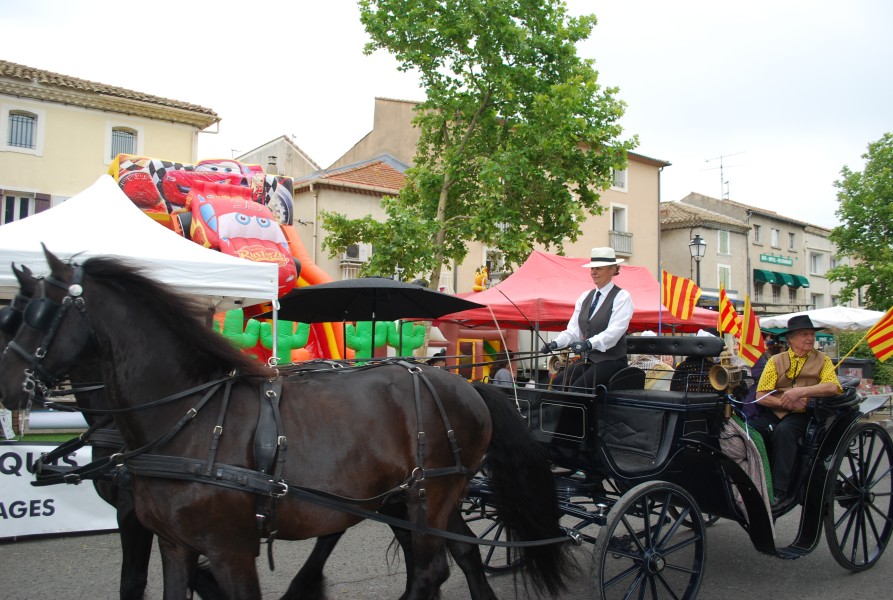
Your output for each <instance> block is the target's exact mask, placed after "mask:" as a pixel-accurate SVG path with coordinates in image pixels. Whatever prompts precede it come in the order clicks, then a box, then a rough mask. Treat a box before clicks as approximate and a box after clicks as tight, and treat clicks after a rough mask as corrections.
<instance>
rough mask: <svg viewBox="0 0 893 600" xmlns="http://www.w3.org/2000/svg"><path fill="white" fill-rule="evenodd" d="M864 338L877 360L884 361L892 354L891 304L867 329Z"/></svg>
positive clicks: (892, 327)
mask: <svg viewBox="0 0 893 600" xmlns="http://www.w3.org/2000/svg"><path fill="white" fill-rule="evenodd" d="M865 340H866V341H867V342H868V345H869V346H870V347H871V351H872V352H874V355H875V356H877V359H878V360H879V361H881V362H884V361H885V360H887V359H888V358H890V357H891V356H893V306H891V307H890V309H889V310H888V311H887V312H886V313H884V316H883V317H881V320H880V321H878V322H877V323H875V324H874V327H872V328H871V329H870V330H869V331H868V334H867V335H866V336H865Z"/></svg>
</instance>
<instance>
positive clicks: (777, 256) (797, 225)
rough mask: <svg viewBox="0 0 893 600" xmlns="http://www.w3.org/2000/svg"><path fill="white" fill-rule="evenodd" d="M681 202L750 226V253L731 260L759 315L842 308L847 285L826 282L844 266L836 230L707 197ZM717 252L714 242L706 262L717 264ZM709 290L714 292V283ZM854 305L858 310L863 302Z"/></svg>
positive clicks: (686, 199) (743, 253)
mask: <svg viewBox="0 0 893 600" xmlns="http://www.w3.org/2000/svg"><path fill="white" fill-rule="evenodd" d="M680 202H681V203H682V204H686V205H689V206H694V207H698V208H701V209H704V210H709V211H711V212H714V213H719V214H722V215H725V216H727V217H730V218H732V219H735V220H737V221H739V222H741V223H743V224H745V225H746V227H747V242H746V246H745V248H746V251H745V252H742V253H740V254H737V255H736V254H733V255H732V256H731V257H730V259H731V260H732V262H733V263H734V266H733V268H734V269H737V270H739V271H743V272H744V273H746V274H747V281H746V287H744V288H742V292H741V293H740V297H741V298H742V299H743V298H744V292H746V293H749V294H750V297H751V302H752V304H753V307H754V311H755V312H756V313H757V314H759V315H771V314H784V313H790V312H797V311H803V310H809V309H811V308H824V307H827V306H833V305H836V304H838V303H839V291H840V288H841V287H842V284H840V283H832V282H830V281H829V280H828V279H827V277H826V273H827V271H828V269H830V268H831V267H832V266H835V265H836V264H837V261H838V258H837V255H836V249H835V247H834V244H833V243H832V242H831V240H830V239H829V236H830V234H831V232H830V230H828V229H824V228H822V227H817V226H815V225H810V224H809V223H806V222H804V221H800V220H798V219H792V218H790V217H785V216H782V215H780V214H778V213H776V212H774V211H771V210H765V209H762V208H757V207H755V206H749V205H747V204H742V203H740V202H734V201H731V200H720V199H717V198H711V197H709V196H704V195H702V194H695V193H692V194H689V195H688V196H686V197H685V198H683V199H682V200H681V201H680ZM714 251H715V249H714V248H711V247H710V244H709V240H708V246H707V255H706V256H705V260H711V259H712V256H713V252H714ZM706 284H707V285H708V286H709V285H710V284H711V280H707V281H706ZM851 305H853V306H857V305H858V302H857V301H854V302H852V303H851Z"/></svg>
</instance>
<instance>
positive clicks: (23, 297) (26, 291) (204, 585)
mask: <svg viewBox="0 0 893 600" xmlns="http://www.w3.org/2000/svg"><path fill="white" fill-rule="evenodd" d="M12 270H13V273H14V274H15V276H16V279H18V281H19V286H20V289H19V294H18V295H17V296H16V298H15V299H14V301H13V302H12V303H11V304H10V305H9V306H7V307H5V308H3V309H2V313H0V345H2V346H6V343H7V341H8V340H9V339H11V338H12V336H13V335H15V333H16V331H18V328H19V325H20V324H21V322H22V314H23V312H24V307H25V305H26V304H27V302H28V301H29V300H30V299H31V298H32V297H33V296H34V294H35V293H36V292H37V290H38V287H39V285H40V284H41V282H40V279H38V278H37V277H35V276H34V274H33V273H32V272H31V270H30V269H28V268H27V267H22V268H17V267H16V266H15V265H13V266H12ZM68 379H69V381H70V383H71V384H72V386H73V387H74V395H75V399H76V401H77V405H78V407H79V408H81V409H82V414H83V415H84V418H85V419H86V421H87V424H88V425H91V426H92V425H94V424H96V423H97V416H96V415H97V413H95V412H93V411H94V410H101V407H103V406H106V405H107V402H105V401H104V400H103V399H102V397H101V394H103V393H104V391H103V389H102V385H101V384H100V381H101V379H102V371H101V370H100V368H99V363H98V362H96V361H95V360H91V361H85V362H82V363H78V364H75V365H73V366H72V369H71V373H70V374H69V377H68ZM120 437H121V436H120V434H119V433H118V432H117V430H116V429H114V426H113V425H112V426H111V427H109V428H107V429H99V430H97V435H95V436H94V437H92V438H91V439H89V440H88V443H89V444H90V446H92V455H93V459H94V460H103V459H107V458H109V457H111V456H112V455H114V454H115V453H119V452H121V451H122V446H123V440H120ZM119 440H120V441H119ZM107 475H108V476H100V477H96V478H94V479H93V486H94V488H95V489H96V493H97V494H98V495H99V497H100V498H102V499H103V500H105V501H106V502H107V503H109V504H110V505H112V506H114V507H115V517H116V519H117V522H118V535H119V537H120V539H121V582H120V586H119V588H120V589H119V592H120V598H121V600H142V598H143V597H144V595H145V591H146V584H147V582H148V575H149V560H150V558H151V555H152V542H153V540H154V538H155V536H154V534H153V533H152V532H151V531H150V530H149V529H147V528H146V527H145V526H143V524H142V523H140V521H139V519H138V518H137V516H136V510H135V508H134V502H133V493H132V491H131V489H130V486H129V485H127V484H126V483H124V482H122V481H120V480H119V479H118V478H113V477H111V473H108V474H107ZM194 589H195V591H196V592H197V593H198V594H199V596H200V597H201V598H203V599H204V600H217V599H218V598H219V599H222V598H223V597H224V596H223V594H222V592H221V591H220V589H219V588H218V587H217V582H216V581H214V576H213V575H212V574H211V572H210V570H209V569H208V568H200V569H199V570H198V571H197V574H196V581H195V584H194Z"/></svg>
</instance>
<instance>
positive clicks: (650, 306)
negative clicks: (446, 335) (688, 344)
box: [440, 251, 718, 333]
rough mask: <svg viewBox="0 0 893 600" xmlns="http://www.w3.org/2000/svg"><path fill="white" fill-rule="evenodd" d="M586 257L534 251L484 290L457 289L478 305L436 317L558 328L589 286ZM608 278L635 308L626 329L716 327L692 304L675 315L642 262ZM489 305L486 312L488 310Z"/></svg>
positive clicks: (706, 313)
mask: <svg viewBox="0 0 893 600" xmlns="http://www.w3.org/2000/svg"><path fill="white" fill-rule="evenodd" d="M588 262H589V259H588V258H567V257H564V256H558V255H556V254H549V253H546V252H539V251H534V252H532V253H531V254H530V256H529V257H527V260H526V261H525V262H524V264H523V265H521V266H520V267H519V268H518V269H517V270H516V271H515V272H514V273H512V274H511V275H510V276H509V277H507V278H506V279H505V280H504V281H502V282H500V283H499V284H497V285H495V286H493V287H492V288H490V289H488V290H484V291H483V292H478V293H473V292H472V293H470V294H462V296H463V297H465V298H468V299H469V300H474V301H475V302H478V303H480V304H484V305H486V306H487V308H476V309H472V310H466V311H463V312H459V313H453V314H451V315H447V316H445V317H443V318H442V319H440V321H449V322H455V323H460V324H462V325H465V326H467V327H478V326H493V325H494V318H495V321H496V322H498V323H499V325H500V326H502V327H507V328H510V329H533V328H534V327H535V326H538V327H539V329H540V330H541V331H562V330H564V328H565V327H566V326H567V322H568V320H569V319H570V318H571V315H572V314H573V312H574V302H576V300H577V298H578V297H579V296H580V294H582V293H583V292H584V291H585V290H589V289H592V287H593V285H592V279H591V278H590V276H589V269H585V268H583V265H584V264H586V263H588ZM614 283H616V284H617V285H618V286H620V287H621V288H623V289H625V290H627V291H628V292H629V293H630V295H631V296H632V299H633V306H635V313H634V314H633V319H632V322H631V323H630V327H629V331H633V332H634V331H644V330H646V329H650V330H653V331H658V327H659V326H660V329H661V330H662V332H663V333H669V332H673V331H675V332H695V331H697V330H699V329H706V328H716V324H717V316H718V315H717V313H716V312H714V311H712V310H707V309H706V308H695V312H694V314H693V315H692V318H691V319H690V320H688V321H683V320H681V319H677V318H676V317H674V316H673V315H671V314H670V311H668V310H667V309H666V308H664V307H663V305H662V304H661V302H660V284H659V283H658V282H657V280H656V279H655V278H654V276H653V275H652V274H651V272H650V271H649V270H648V269H647V268H646V267H633V266H627V265H622V266H621V268H620V275H618V276H616V277H614ZM491 310H492V314H491Z"/></svg>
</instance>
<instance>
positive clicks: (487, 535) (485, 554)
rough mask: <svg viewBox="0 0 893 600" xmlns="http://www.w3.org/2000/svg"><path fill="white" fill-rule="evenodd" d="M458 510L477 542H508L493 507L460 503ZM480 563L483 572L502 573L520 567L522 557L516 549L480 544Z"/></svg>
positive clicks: (482, 504)
mask: <svg viewBox="0 0 893 600" xmlns="http://www.w3.org/2000/svg"><path fill="white" fill-rule="evenodd" d="M460 510H461V511H462V514H463V516H464V518H465V523H467V524H468V526H469V527H470V528H471V530H472V531H473V532H474V534H475V535H476V536H477V538H478V539H479V540H489V541H498V542H505V541H507V540H508V536H507V535H506V533H507V532H506V531H505V526H504V525H503V524H502V521H500V520H499V516H498V515H497V514H496V511H495V509H494V508H493V507H491V506H487V505H486V503H481V502H476V503H473V504H472V503H470V502H468V501H465V502H463V503H462V505H461V507H460ZM478 548H480V551H481V562H482V563H483V565H484V570H486V571H489V572H490V573H504V572H507V571H514V570H515V569H518V568H519V567H521V564H522V557H521V551H520V550H519V549H518V548H511V547H500V546H488V545H485V544H480V545H479V546H478Z"/></svg>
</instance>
